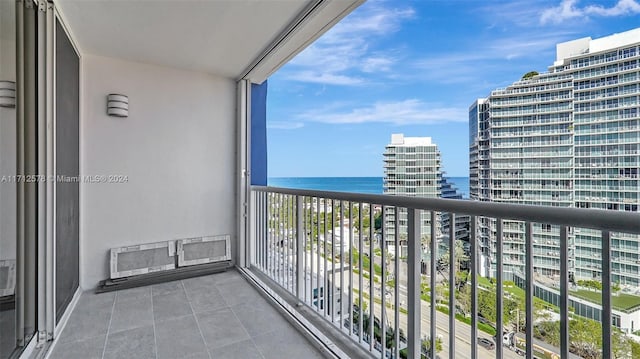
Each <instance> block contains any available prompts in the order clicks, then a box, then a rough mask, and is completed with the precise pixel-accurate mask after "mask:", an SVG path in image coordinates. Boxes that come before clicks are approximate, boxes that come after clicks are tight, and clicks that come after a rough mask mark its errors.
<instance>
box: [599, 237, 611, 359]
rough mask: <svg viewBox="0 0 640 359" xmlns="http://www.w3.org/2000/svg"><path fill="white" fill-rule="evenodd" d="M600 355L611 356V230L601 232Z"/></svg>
mask: <svg viewBox="0 0 640 359" xmlns="http://www.w3.org/2000/svg"><path fill="white" fill-rule="evenodd" d="M601 321H602V357H603V358H612V355H611V354H612V346H611V335H612V334H613V333H612V332H611V326H612V325H613V323H612V322H611V232H609V231H603V232H602V318H601Z"/></svg>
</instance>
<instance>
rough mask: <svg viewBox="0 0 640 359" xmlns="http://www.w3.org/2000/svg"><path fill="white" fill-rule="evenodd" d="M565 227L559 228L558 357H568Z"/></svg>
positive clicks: (567, 290)
mask: <svg viewBox="0 0 640 359" xmlns="http://www.w3.org/2000/svg"><path fill="white" fill-rule="evenodd" d="M568 247H569V246H568V243H567V227H566V226H562V227H560V357H562V358H568V357H569V255H568V254H569V253H568Z"/></svg>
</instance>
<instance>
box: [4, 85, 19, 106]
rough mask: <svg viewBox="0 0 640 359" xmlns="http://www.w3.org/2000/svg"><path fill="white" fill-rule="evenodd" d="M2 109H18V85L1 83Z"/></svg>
mask: <svg viewBox="0 0 640 359" xmlns="http://www.w3.org/2000/svg"><path fill="white" fill-rule="evenodd" d="M0 107H10V108H15V107H16V83H15V82H13V81H0Z"/></svg>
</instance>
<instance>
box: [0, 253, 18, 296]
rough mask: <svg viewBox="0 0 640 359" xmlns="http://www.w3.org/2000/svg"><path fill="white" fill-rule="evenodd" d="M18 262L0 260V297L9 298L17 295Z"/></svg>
mask: <svg viewBox="0 0 640 359" xmlns="http://www.w3.org/2000/svg"><path fill="white" fill-rule="evenodd" d="M15 288H16V261H14V260H0V297H8V296H11V295H13V294H14V293H15Z"/></svg>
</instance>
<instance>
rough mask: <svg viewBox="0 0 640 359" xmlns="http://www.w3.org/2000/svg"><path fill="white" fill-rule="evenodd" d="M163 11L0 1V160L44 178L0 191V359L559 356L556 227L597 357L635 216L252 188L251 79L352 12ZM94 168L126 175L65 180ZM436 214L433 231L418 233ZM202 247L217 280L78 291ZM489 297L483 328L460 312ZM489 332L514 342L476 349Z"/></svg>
mask: <svg viewBox="0 0 640 359" xmlns="http://www.w3.org/2000/svg"><path fill="white" fill-rule="evenodd" d="M177 3H178V2H176V3H173V2H154V3H153V5H150V6H142V5H141V4H140V3H139V2H124V1H120V2H117V1H105V0H100V1H99V0H95V1H75V0H53V1H41V2H39V3H35V2H33V1H31V0H24V1H16V2H15V3H14V2H8V1H5V2H2V4H1V5H0V6H2V10H3V11H2V13H1V14H2V16H5V15H6V14H9V13H10V11H14V12H15V13H14V12H12V13H10V14H11V16H13V17H14V18H15V19H14V20H16V21H15V23H9V22H6V23H5V22H4V17H3V23H2V24H3V25H4V24H9V25H8V26H7V27H6V28H7V29H9V28H10V29H18V30H19V31H16V32H17V33H16V34H13V33H11V34H10V33H9V32H7V34H9V35H7V38H11V39H10V41H8V42H7V44H9V45H10V46H8V48H11V49H15V51H16V52H18V53H17V54H16V55H15V57H16V59H18V60H22V61H17V60H16V64H17V65H18V66H17V67H16V68H17V69H16V71H15V72H16V73H14V74H11V75H12V78H13V77H15V82H16V88H17V92H16V96H15V99H16V105H15V108H10V109H6V111H5V109H4V108H3V112H2V115H3V116H5V114H7V116H9V115H10V116H11V117H12V118H11V119H7V121H5V118H4V117H3V118H2V120H1V121H0V125H2V126H3V128H2V130H3V131H4V130H5V127H4V126H6V125H7V124H17V125H18V126H17V127H18V129H16V127H13V128H10V130H12V131H14V132H15V134H16V136H15V137H16V138H17V141H16V143H15V144H14V143H10V145H7V146H6V147H3V148H2V150H3V151H1V152H0V154H2V156H3V160H4V158H5V157H4V156H6V157H7V158H10V159H11V160H12V161H14V162H15V168H14V169H12V172H11V173H12V174H17V175H18V176H23V177H24V176H25V175H30V176H37V177H35V178H38V179H40V178H41V179H43V180H42V181H40V180H38V181H31V182H24V181H23V182H21V183H14V186H13V187H3V189H4V188H9V190H7V193H11V196H13V197H10V198H11V201H12V202H10V201H7V202H5V201H4V198H5V197H2V198H3V201H2V203H0V204H2V205H3V206H6V208H5V207H3V212H2V213H3V214H4V213H10V214H11V215H14V214H15V216H16V217H15V218H9V220H10V221H13V223H10V224H9V225H8V226H6V227H5V226H4V222H3V228H8V227H12V228H15V229H16V233H15V234H12V237H11V238H10V240H11V241H12V243H9V244H10V246H8V247H10V248H13V249H12V250H13V251H14V252H15V253H14V254H15V256H14V259H15V258H17V261H16V263H17V264H16V266H17V268H18V269H17V270H16V272H17V274H16V278H17V280H16V283H17V284H16V285H15V292H14V293H12V294H11V295H4V292H3V295H2V301H1V302H0V311H1V313H2V317H0V320H2V323H1V324H2V326H0V328H2V332H1V333H0V334H1V338H0V339H1V340H0V345H2V348H1V349H2V350H0V357H2V358H3V359H4V358H8V357H11V358H15V357H19V358H40V357H46V356H50V357H52V358H70V359H73V358H74V357H75V358H91V357H95V358H106V357H109V358H111V357H133V358H139V357H142V358H144V357H150V358H192V359H193V358H201V357H202V358H213V357H231V358H233V357H251V356H254V357H258V358H283V357H284V358H287V357H291V358H300V357H302V358H307V357H331V358H336V357H340V358H347V357H348V358H359V357H364V358H370V357H372V356H373V357H379V358H395V359H397V358H402V357H405V356H406V357H408V358H414V359H417V358H421V357H422V356H425V357H430V358H434V357H437V355H439V356H441V357H446V356H448V357H450V358H454V357H455V358H467V357H469V358H478V357H499V358H502V357H507V358H515V357H517V356H518V353H517V351H519V352H525V353H526V354H527V355H528V356H529V357H532V356H533V355H534V349H535V350H536V351H540V350H548V351H550V352H552V353H555V354H558V355H559V356H561V357H563V358H564V357H571V356H570V355H569V351H570V349H571V342H570V340H571V336H570V328H571V325H570V320H571V319H572V318H573V317H571V316H570V314H569V313H570V310H569V301H568V294H567V293H568V290H569V288H570V285H569V274H570V269H571V267H569V263H570V260H569V257H570V255H571V252H570V251H569V249H568V248H567V232H568V227H571V228H574V227H578V228H589V229H594V230H596V231H600V232H599V234H598V236H599V238H600V239H601V242H602V245H601V246H600V248H597V247H596V248H594V251H598V250H599V251H600V253H599V256H598V258H601V259H599V260H600V261H601V263H602V265H601V266H600V267H599V269H598V271H599V272H601V274H600V275H601V278H602V284H603V288H604V289H603V291H602V296H601V297H602V305H601V307H602V313H604V316H603V317H604V319H603V320H601V323H602V333H601V337H602V342H603V347H602V354H603V355H602V356H603V357H610V356H611V353H612V351H613V348H612V343H611V338H612V336H613V335H612V334H613V333H614V332H613V330H615V329H614V328H612V324H614V323H613V322H612V318H613V316H612V303H611V302H612V290H611V287H612V284H613V283H612V279H611V278H612V275H613V274H612V273H613V272H615V270H614V271H612V268H611V260H610V259H611V233H616V234H617V233H618V232H624V233H628V234H630V235H634V236H637V235H638V234H640V220H639V218H638V214H637V213H624V212H613V211H609V212H604V211H596V210H586V209H585V210H580V209H571V208H549V207H534V206H523V205H511V204H498V203H487V202H472V201H461V200H441V199H420V198H406V197H394V196H374V195H361V194H353V193H331V192H319V191H299V190H291V189H277V188H268V187H263V186H260V185H259V184H257V182H260V180H261V179H264V181H265V183H266V172H264V173H260V168H259V167H260V166H259V164H265V163H264V162H266V158H265V159H264V160H263V161H262V162H261V158H260V157H259V155H260V154H264V152H265V151H262V152H261V151H259V150H260V145H259V144H260V141H259V140H256V139H255V138H254V137H253V135H255V134H256V133H258V132H260V131H255V130H256V129H257V130H264V131H265V132H266V122H265V121H266V120H265V119H264V118H261V117H259V116H258V115H259V113H260V111H253V110H252V109H254V107H253V105H255V106H257V107H258V109H260V108H262V109H264V103H262V107H260V102H259V101H260V100H261V99H262V97H261V94H262V96H266V92H264V91H262V92H261V90H264V89H266V88H265V87H261V86H266V85H264V81H265V80H266V78H268V77H269V75H270V74H271V73H273V71H276V70H277V68H278V67H279V66H281V65H282V64H284V63H286V62H287V61H288V60H289V59H291V58H292V57H293V56H295V55H296V54H297V53H298V52H299V51H301V50H302V49H304V48H305V46H307V45H309V44H311V43H312V42H313V40H314V39H316V38H317V37H318V36H320V35H322V33H324V32H325V31H327V30H328V29H329V28H331V27H332V26H333V25H335V24H336V22H338V21H339V20H340V19H341V18H343V17H344V16H347V15H348V14H349V13H350V12H351V11H352V10H353V9H355V8H356V7H357V6H358V5H360V4H361V3H362V1H360V0H341V1H329V0H314V1H311V0H308V1H303V0H301V1H275V2H274V1H256V2H246V1H193V2H190V6H189V7H181V6H179V5H180V4H177ZM7 4H8V5H7ZM14 5H17V6H14ZM16 9H17V10H18V11H16ZM5 10H6V11H5ZM169 15H170V16H169ZM11 16H9V17H11ZM168 18H170V19H171V20H172V22H171V26H167V24H168V21H167V19H168ZM36 24H37V25H38V26H36ZM116 25H117V26H116ZM141 28H143V29H144V31H140V29H141ZM4 29H5V28H4V27H3V42H2V44H3V45H4V44H5V42H4V36H5V32H4ZM176 29H178V30H179V31H176ZM12 31H13V30H12ZM238 39H241V41H240V40H238ZM54 40H55V41H54ZM54 45H55V46H54ZM36 49H37V51H36ZM3 51H4V47H3ZM11 51H14V50H11ZM3 56H4V52H3ZM8 56H12V55H11V54H10V55H8ZM59 56H65V57H63V58H59ZM56 59H57V60H56ZM7 62H8V63H9V62H12V59H9V60H7ZM72 65H74V66H72ZM58 66H60V67H58ZM63 66H69V67H63ZM54 74H57V75H56V76H54ZM62 74H65V75H64V76H63V75H62ZM3 81H4V79H3ZM80 84H82V86H80ZM541 86H542V85H541ZM548 86H553V87H554V88H556V87H558V88H560V87H562V88H566V87H567V86H571V84H570V83H569V82H566V83H561V84H550V85H548ZM58 88H61V89H63V90H61V91H57V89H58ZM538 90H542V88H540V89H531V90H529V89H523V90H522V91H525V92H527V91H538ZM114 91H118V92H119V93H123V94H125V95H126V96H128V100H129V101H130V105H131V111H130V113H128V116H127V117H113V116H109V115H108V112H110V111H109V110H107V108H106V107H107V98H108V95H109V94H110V93H112V92H114ZM514 91H515V92H518V91H520V90H518V89H514ZM128 105H129V103H127V107H128ZM63 110H69V113H62V112H61V113H58V112H56V111H63ZM562 118H563V117H561V116H560V117H558V116H556V117H555V119H556V120H558V121H560V120H562ZM254 126H255V128H254ZM19 130H20V131H19ZM3 133H4V132H3ZM53 136H62V137H60V138H58V137H55V138H54V137H53ZM64 136H66V137H64ZM256 136H257V135H256ZM8 137H11V136H8ZM3 143H5V142H3ZM558 143H559V142H551V143H550V144H551V145H557V144H558ZM563 143H564V142H563ZM509 145H510V146H516V145H517V146H522V144H515V143H512V144H509ZM528 145H531V146H539V145H541V144H539V143H538V144H536V143H533V142H531V143H528ZM542 145H544V144H542ZM5 149H9V150H10V151H15V152H16V153H13V152H8V151H5ZM254 149H258V151H256V152H257V154H254V153H253V152H251V150H254ZM254 156H255V158H254ZM265 156H266V155H265ZM12 163H13V162H12ZM62 164H64V165H68V167H56V166H60V165H62ZM265 166H266V165H265ZM480 166H481V167H482V166H484V165H483V164H481V165H480ZM503 172H504V171H503ZM53 175H62V176H67V177H69V178H76V181H75V182H69V183H54V182H51V181H50V180H48V178H49V177H50V176H53ZM103 175H104V176H113V177H115V178H119V179H121V180H122V179H126V181H122V182H118V183H100V184H95V183H88V182H83V181H81V180H79V179H80V178H96V176H103ZM501 175H503V176H507V177H509V176H511V177H513V176H516V177H517V176H525V178H527V176H529V177H531V176H534V175H532V174H529V173H525V174H524V175H523V174H514V173H511V174H509V173H508V172H507V173H506V174H501ZM534 177H536V176H534ZM107 178H110V177H107ZM44 179H47V180H46V181H45V180H44ZM36 182H37V183H36ZM3 195H4V193H3ZM8 203H9V204H8ZM5 209H6V211H5ZM400 211H401V212H402V213H407V218H408V223H407V225H406V227H405V226H402V227H401V226H395V227H394V226H387V225H382V226H380V227H381V229H380V231H379V232H376V231H375V228H374V227H375V225H372V224H374V223H375V216H376V215H377V213H380V215H381V216H382V218H383V219H384V218H391V217H392V218H399V216H398V213H400ZM391 214H393V215H392V216H391ZM443 214H446V217H447V218H448V220H449V221H450V222H449V228H450V232H449V233H441V232H440V230H439V228H438V226H435V225H431V226H429V224H435V223H437V222H438V221H439V219H440V218H443V217H445V216H444V215H443ZM387 215H390V216H388V217H387ZM464 216H470V218H471V222H470V223H471V224H470V227H471V228H470V230H469V233H471V235H470V236H471V237H470V238H469V241H468V243H469V246H470V249H469V260H468V261H469V262H470V265H469V268H470V273H469V274H470V275H469V279H468V280H466V281H465V283H464V284H460V286H459V287H460V288H459V289H456V287H457V286H454V285H451V284H454V283H456V277H457V274H458V273H460V272H463V270H462V269H460V268H459V267H458V266H457V264H456V263H458V262H465V263H466V262H467V260H463V258H460V253H459V252H456V248H457V247H459V246H456V242H455V238H456V233H455V231H456V228H457V225H456V224H457V223H458V219H461V218H462V217H464ZM7 217H9V216H7ZM365 219H367V220H368V221H366V220H365ZM489 219H492V220H495V223H496V229H495V231H496V233H497V237H496V240H495V243H494V241H492V240H491V233H486V236H485V238H484V239H485V240H486V242H485V243H484V244H482V243H479V240H477V238H476V237H475V233H477V232H478V231H477V228H476V226H477V225H478V224H477V223H478V222H480V223H482V221H486V220H489ZM3 220H4V217H3ZM510 220H517V221H523V222H524V226H523V228H524V236H523V238H524V246H525V248H526V253H525V254H524V258H525V263H524V264H522V263H519V264H522V265H518V266H517V267H518V268H524V274H523V277H524V280H522V281H521V282H520V283H519V284H518V285H521V286H522V289H521V292H524V293H525V294H524V295H523V296H522V303H524V304H522V308H524V309H523V310H522V311H521V313H520V312H518V311H517V310H516V312H517V313H518V314H515V316H516V317H515V318H517V319H515V320H516V322H515V328H512V327H513V324H514V314H513V313H514V312H513V310H511V311H506V309H507V307H508V306H509V305H510V304H512V301H513V300H514V299H513V297H514V296H515V294H514V293H516V291H515V290H514V288H512V285H511V284H509V285H508V286H507V285H502V284H503V283H504V282H506V281H508V280H509V281H511V280H514V279H515V277H514V276H512V274H511V273H510V272H508V271H505V270H502V269H504V268H506V266H505V264H507V263H511V262H512V261H515V260H516V258H515V257H514V258H513V259H511V257H509V259H507V257H506V256H505V254H507V253H509V252H507V251H505V250H503V244H504V242H507V240H505V238H504V236H503V234H505V230H504V226H503V221H510ZM365 222H368V223H369V225H365ZM485 223H486V222H485ZM534 223H542V224H552V225H559V226H560V227H561V229H560V231H559V233H558V237H559V239H560V241H559V242H560V243H561V245H560V248H559V253H560V254H559V257H560V259H561V260H560V268H554V267H553V266H550V265H549V264H548V263H546V264H545V263H543V264H539V263H538V264H537V263H535V262H534V260H535V256H534V253H535V252H534V250H533V248H534V245H535V243H534V242H533V239H532V233H533V232H532V226H533V224H534ZM336 228H338V230H336ZM423 228H424V229H423ZM389 231H393V233H390V232H389ZM209 234H225V235H228V236H229V238H231V248H230V252H231V257H232V261H231V263H232V264H233V269H232V270H231V271H227V272H225V273H218V274H211V275H208V276H201V277H193V278H182V279H180V280H179V281H176V280H175V278H174V277H173V276H172V274H171V273H162V274H159V275H158V277H157V278H159V279H160V281H162V282H164V283H160V284H157V283H155V284H153V285H151V284H148V283H147V284H146V285H140V286H138V287H136V288H132V289H126V290H125V289H120V290H117V291H115V292H108V293H102V294H94V290H95V288H96V285H97V284H98V283H99V281H100V280H104V279H105V278H109V276H110V271H109V269H110V268H109V254H110V252H109V251H110V249H112V248H121V247H123V246H131V247H135V246H138V245H143V244H146V243H150V242H159V241H165V242H166V241H172V240H175V239H176V238H186V237H188V236H200V235H209ZM336 236H339V238H340V240H339V241H336ZM5 238H9V237H5V236H4V235H3V236H2V240H3V241H4V240H5ZM391 238H392V239H393V240H390V239H391ZM423 242H424V243H423ZM337 243H339V245H336V244H337ZM3 244H4V243H3ZM422 245H424V248H423V247H422ZM482 247H484V248H487V249H488V248H492V249H495V250H493V251H492V253H490V254H489V253H487V254H480V253H479V252H480V250H481V248H482ZM4 248H5V247H3V252H2V254H3V255H4V254H5V253H6V252H5V251H4ZM462 250H463V251H464V250H465V249H464V248H463V249H462ZM447 251H448V252H447ZM485 252H489V251H488V250H485ZM394 254H395V255H394ZM447 255H448V265H446V264H443V263H444V262H443V257H445V256H447ZM465 255H466V254H465ZM1 260H3V261H4V260H5V258H4V257H3V258H2V259H1ZM507 261H509V262H507ZM494 263H495V265H493V264H494ZM516 263H517V262H516ZM554 263H555V262H554ZM514 267H516V266H514ZM548 267H550V268H548ZM491 268H498V270H495V269H494V271H495V273H492V272H491ZM547 269H549V271H550V272H553V273H560V274H561V275H560V276H559V277H558V278H557V279H558V280H557V281H556V282H558V283H559V285H558V286H557V287H558V288H560V291H559V293H560V294H559V299H558V300H557V301H556V302H557V304H554V305H556V306H557V307H558V309H557V312H558V313H559V318H560V322H559V328H560V331H561V332H560V333H559V336H558V337H559V338H560V343H559V344H558V345H555V346H551V347H550V346H549V345H545V344H544V343H543V342H542V341H541V339H538V338H534V337H533V333H534V330H533V326H534V325H535V323H534V319H536V317H535V316H536V312H535V311H534V305H533V304H534V294H535V293H534V285H533V283H534V275H536V274H537V271H539V270H540V271H542V270H547ZM480 274H482V276H480ZM492 276H493V277H495V278H489V277H492ZM495 283H498V284H499V285H495ZM447 286H450V287H452V288H450V289H451V290H448V289H447ZM3 289H4V288H3ZM11 289H12V290H13V289H14V288H11ZM461 290H463V291H466V292H465V293H466V294H465V295H466V297H467V298H469V301H468V305H467V306H466V307H465V308H463V309H459V308H458V306H457V305H456V302H460V301H459V300H458V299H457V298H456V295H457V294H459V293H460V291H461ZM487 292H488V293H489V294H490V302H491V303H495V304H493V305H490V306H489V307H490V309H491V310H492V311H493V312H495V318H493V317H489V316H487V317H482V318H481V317H479V316H478V314H477V313H478V312H480V311H481V308H480V307H481V305H480V299H481V298H484V299H486V298H489V297H487V296H486V294H487ZM492 301H495V302H492ZM365 303H367V304H366V305H365ZM464 305H465V304H462V305H461V306H460V308H462V306H464ZM484 307H486V306H484ZM554 313H555V312H554ZM456 314H457V315H456ZM520 314H522V316H520ZM5 317H11V318H10V319H9V320H5ZM457 317H462V319H463V321H459V320H458V318H457ZM521 318H525V319H526V320H525V321H524V322H523V321H522V320H520V319H521ZM497 323H499V324H497ZM617 325H619V326H621V328H625V327H624V325H625V324H620V322H618V323H617ZM496 327H497V328H496ZM11 329H14V330H13V334H14V335H11ZM505 329H507V330H510V331H513V332H515V333H516V335H517V337H515V336H511V337H503V336H502V335H497V337H496V338H495V339H494V338H493V337H492V334H491V330H493V331H494V332H495V331H496V330H497V331H498V334H501V332H502V331H503V330H505ZM6 333H10V334H9V335H6ZM276 333H277V334H276ZM272 334H273V335H272ZM494 340H495V343H493V341H494ZM482 343H484V344H485V345H486V346H482V345H481V344H482ZM487 343H492V344H491V345H493V346H494V347H493V348H492V347H491V345H488V344H487ZM505 344H508V345H510V347H509V346H507V345H505ZM540 348H542V349H540ZM436 352H438V353H436Z"/></svg>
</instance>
